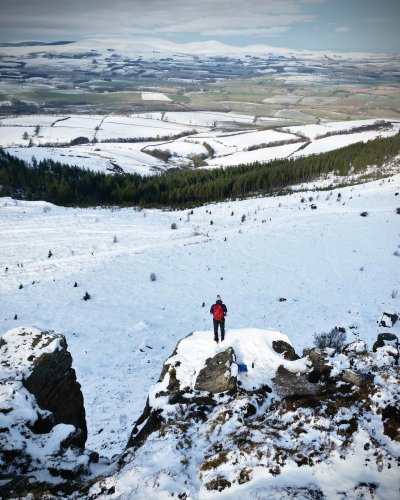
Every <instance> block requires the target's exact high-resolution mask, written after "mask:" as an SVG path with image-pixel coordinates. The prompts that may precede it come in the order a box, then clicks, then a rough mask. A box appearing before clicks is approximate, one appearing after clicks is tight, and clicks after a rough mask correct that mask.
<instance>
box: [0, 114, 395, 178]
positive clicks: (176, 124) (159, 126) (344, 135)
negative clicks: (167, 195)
mask: <svg viewBox="0 0 400 500" xmlns="http://www.w3.org/2000/svg"><path fill="white" fill-rule="evenodd" d="M271 119H273V118H271V117H257V119H256V117H255V116H251V115H242V114H238V113H215V112H166V113H161V112H153V113H141V114H135V115H131V116H117V115H106V116H98V115H79V116H78V115H75V116H62V117H56V116H54V117H49V116H40V115H39V116H33V117H32V116H26V117H15V118H7V119H2V120H0V147H4V148H9V151H10V153H11V154H13V155H15V156H17V157H19V158H21V159H24V160H27V161H31V159H32V156H34V157H35V158H36V159H37V160H41V159H43V158H53V159H56V160H58V161H62V162H64V163H67V164H69V165H78V166H81V167H84V168H89V169H93V170H98V171H104V172H111V171H113V170H112V167H113V165H115V164H117V165H118V166H119V167H120V168H121V169H122V170H123V171H124V172H137V173H140V174H143V175H152V174H154V173H155V171H157V170H160V169H161V170H165V169H168V168H174V167H179V166H182V165H185V166H192V165H193V163H192V160H191V156H193V155H203V156H204V157H205V158H206V163H207V167H206V168H216V167H221V166H234V165H238V164H241V163H243V164H246V163H252V162H255V161H259V162H269V161H271V160H274V159H282V158H287V157H292V156H293V157H296V156H304V155H309V154H314V153H323V152H326V151H331V150H333V149H337V148H340V147H343V146H346V145H349V144H353V143H355V142H358V141H364V142H366V141H368V140H370V139H374V138H376V137H388V136H390V135H393V134H396V133H397V132H398V131H399V130H400V123H399V122H392V128H389V127H387V128H376V129H375V130H363V131H358V132H357V131H356V130H355V131H354V132H351V131H352V129H357V127H362V126H371V125H373V124H374V123H375V120H356V121H347V122H329V123H321V124H318V125H303V126H301V127H299V126H293V127H285V128H279V127H275V129H267V130H263V129H261V130H260V129H257V130H254V128H250V127H254V122H255V120H256V123H257V125H258V126H260V124H262V123H263V124H264V126H266V125H268V123H269V122H270V120H271ZM229 126H233V127H234V129H233V130H232V129H231V130H229V128H228V130H227V129H226V127H229ZM237 127H240V129H239V130H237ZM349 132H350V133H349ZM182 133H184V134H188V135H187V136H185V137H181V138H177V139H173V136H177V135H178V136H179V134H182ZM326 133H330V134H333V135H331V136H330V137H325V138H320V136H322V135H324V134H326ZM77 137H85V138H87V139H88V140H89V141H91V142H92V144H88V145H85V146H84V147H81V146H79V147H76V146H72V147H68V146H65V145H66V144H69V143H70V142H71V141H72V140H74V139H76V138H77ZM170 137H171V139H169V138H170ZM160 138H162V139H161V140H160ZM301 138H304V139H303V141H302V142H295V141H301ZM117 140H122V141H124V142H121V143H119V144H118V143H115V144H110V143H109V141H117ZM150 140H151V141H152V143H151V145H149V142H148V141H150ZM306 140H308V141H309V142H310V143H309V144H308V145H307V147H306V148H304V149H300V148H301V147H302V146H304V142H305V141H306ZM103 141H106V142H103ZM138 141H139V142H138ZM146 141H147V142H146ZM281 142H288V143H289V144H284V145H278V144H279V143H281ZM204 143H207V145H208V146H209V147H211V148H212V151H213V153H212V154H210V151H209V150H207V149H206V148H205V146H204ZM45 144H50V145H51V147H49V146H45V147H44V145H45ZM58 144H60V145H62V146H63V147H57V145H58ZM27 146H29V147H27ZM37 146H40V147H37ZM249 148H250V149H254V148H258V149H255V150H253V151H248V149H249ZM146 149H162V150H169V151H170V152H171V154H172V157H171V158H170V160H169V161H168V163H164V162H161V161H159V160H156V159H155V158H153V157H151V156H149V155H147V154H146V153H145V151H146ZM154 167H156V170H155V169H154Z"/></svg>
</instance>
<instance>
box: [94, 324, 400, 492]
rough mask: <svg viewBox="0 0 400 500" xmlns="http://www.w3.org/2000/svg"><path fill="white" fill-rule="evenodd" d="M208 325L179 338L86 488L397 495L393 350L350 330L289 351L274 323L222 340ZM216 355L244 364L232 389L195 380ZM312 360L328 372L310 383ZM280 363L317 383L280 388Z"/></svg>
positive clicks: (399, 444)
mask: <svg viewBox="0 0 400 500" xmlns="http://www.w3.org/2000/svg"><path fill="white" fill-rule="evenodd" d="M210 333H211V332H195V333H193V334H191V335H189V336H188V337H186V338H185V339H183V340H182V341H180V342H179V343H178V345H177V347H176V349H175V351H174V353H173V355H172V356H171V357H170V358H168V359H167V360H166V362H165V364H164V368H163V371H162V374H161V376H160V379H159V381H158V382H157V383H156V384H155V385H154V386H153V387H152V388H151V390H150V394H149V399H148V402H147V405H146V409H145V411H144V413H143V415H142V417H141V418H140V419H139V421H138V422H137V423H136V426H135V429H134V431H133V433H132V436H131V439H130V441H129V442H128V446H127V449H126V450H125V452H124V453H123V454H122V455H121V457H120V459H119V461H118V463H117V464H116V466H115V467H114V469H112V470H111V471H110V475H109V477H103V478H102V479H100V480H99V481H98V482H96V483H95V484H94V485H93V486H92V487H91V489H90V491H89V495H90V498H143V499H144V498H155V499H158V498H160V499H161V498H167V497H170V496H175V497H177V498H184V499H188V498H191V499H206V498H214V497H215V496H217V495H218V498H222V499H225V498H298V497H301V498H366V497H368V498H385V499H386V498H388V499H391V498H396V497H397V493H398V491H399V487H400V483H399V470H398V469H399V463H398V459H399V457H400V434H399V394H398V391H397V387H398V384H399V373H398V369H397V367H395V366H394V365H393V362H392V359H391V356H390V353H389V352H386V351H385V350H384V348H379V349H377V352H376V353H374V352H368V351H367V350H366V346H365V344H364V343H363V342H359V341H356V342H352V344H349V345H348V346H346V347H345V348H344V349H343V350H342V351H341V352H339V353H335V351H334V350H333V349H332V350H329V349H327V350H325V351H317V350H311V349H310V350H308V351H307V352H308V355H306V357H304V358H301V359H297V360H294V361H290V360H287V359H285V353H286V352H287V351H288V349H282V347H284V345H285V344H283V342H285V343H287V345H288V346H291V344H290V342H289V340H288V338H287V337H286V336H285V335H283V334H280V333H279V332H275V331H268V330H255V329H240V330H229V331H228V334H227V337H226V340H225V345H224V346H216V345H215V344H214V343H213V341H212V337H211V335H210ZM277 342H279V343H281V344H280V348H279V350H281V351H282V352H281V353H277V352H276V351H275V350H274V349H273V348H272V344H273V343H275V344H274V345H275V347H276V346H277V344H276V343H277ZM310 353H311V356H313V355H314V354H318V356H314V362H312V361H311V359H310V357H309V354H310ZM221 354H224V356H225V357H224V361H223V362H224V363H225V364H226V365H228V364H230V365H231V367H232V366H233V365H234V363H233V361H232V362H231V360H232V356H233V354H234V355H235V359H236V363H238V364H241V365H244V364H245V365H246V366H247V371H237V372H236V371H234V377H236V380H237V386H236V390H227V391H225V392H221V393H219V394H218V393H212V392H209V391H198V390H196V381H197V380H198V376H199V373H201V372H202V370H204V367H205V366H206V365H207V364H208V365H209V362H210V359H213V360H214V362H215V361H218V360H221V361H222V358H223V357H222V356H221ZM378 360H380V362H379V363H377V361H378ZM317 366H319V368H320V369H326V370H327V371H326V373H325V377H324V378H321V379H319V380H318V381H315V382H311V381H310V380H308V379H307V377H309V376H310V374H311V373H313V371H314V370H315V369H316V367H317ZM349 366H351V369H350V368H349ZM225 368H226V367H225ZM328 368H329V370H328ZM282 371H284V372H285V374H286V375H288V376H289V377H291V382H292V385H297V386H298V385H299V382H298V381H297V380H296V379H297V378H300V379H302V382H307V384H308V386H314V387H315V388H316V390H315V391H314V392H313V391H309V390H308V391H305V392H304V393H301V392H300V393H299V392H297V393H296V391H293V390H292V391H289V392H288V393H286V394H283V393H282V391H279V390H277V388H278V389H279V388H281V385H279V383H277V382H276V380H277V378H279V376H280V374H281V373H282ZM349 374H351V376H349ZM371 374H372V375H374V377H372V376H371ZM210 376H212V375H210ZM359 382H360V383H359ZM361 382H362V383H361ZM364 382H367V383H364Z"/></svg>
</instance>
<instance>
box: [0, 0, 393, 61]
mask: <svg viewBox="0 0 400 500" xmlns="http://www.w3.org/2000/svg"><path fill="white" fill-rule="evenodd" d="M399 23H400V0H168V1H167V0H0V41H21V40H41V41H56V40H80V39H84V38H87V37H93V36H107V37H108V36H116V35H118V36H120V35H127V36H130V37H135V38H149V37H151V38H154V37H156V38H164V39H167V40H172V41H175V42H189V41H203V40H218V41H220V42H223V43H227V44H231V45H249V44H267V45H274V46H280V47H289V48H295V49H302V48H304V49H315V50H318V49H320V50H335V51H368V52H389V53H400V35H399Z"/></svg>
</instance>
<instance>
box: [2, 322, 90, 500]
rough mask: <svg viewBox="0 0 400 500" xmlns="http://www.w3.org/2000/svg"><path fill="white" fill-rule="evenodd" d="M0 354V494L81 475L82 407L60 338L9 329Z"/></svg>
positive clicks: (84, 458) (84, 433)
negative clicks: (0, 479)
mask: <svg viewBox="0 0 400 500" xmlns="http://www.w3.org/2000/svg"><path fill="white" fill-rule="evenodd" d="M0 354H1V361H0V380H1V384H0V474H1V478H2V484H1V486H0V493H4V490H5V491H7V492H10V491H12V490H13V489H15V488H17V489H18V490H21V488H22V489H29V487H28V485H29V484H30V485H34V484H37V483H47V482H60V481H62V480H63V479H70V478H72V477H74V476H76V475H79V474H81V473H82V472H83V471H84V470H85V468H86V466H87V465H88V461H89V459H88V456H87V455H85V454H84V453H83V452H82V450H83V448H84V445H85V441H86V438H87V430H86V420H85V408H84V406H83V396H82V392H81V389H80V385H79V383H78V382H77V380H76V376H75V370H74V369H73V368H72V367H71V364H72V358H71V355H70V353H69V352H68V350H67V343H66V341H65V337H64V336H63V335H61V334H57V333H54V332H49V331H43V330H39V329H37V328H22V327H21V328H14V329H12V330H10V331H8V332H7V333H5V334H4V335H3V337H2V338H1V339H0Z"/></svg>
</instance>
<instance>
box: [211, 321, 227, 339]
mask: <svg viewBox="0 0 400 500" xmlns="http://www.w3.org/2000/svg"><path fill="white" fill-rule="evenodd" d="M213 323H214V340H215V341H216V342H218V325H219V327H220V329H221V341H222V340H224V337H225V318H222V319H221V320H220V321H218V320H217V319H213Z"/></svg>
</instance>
